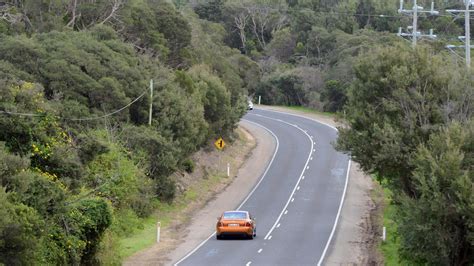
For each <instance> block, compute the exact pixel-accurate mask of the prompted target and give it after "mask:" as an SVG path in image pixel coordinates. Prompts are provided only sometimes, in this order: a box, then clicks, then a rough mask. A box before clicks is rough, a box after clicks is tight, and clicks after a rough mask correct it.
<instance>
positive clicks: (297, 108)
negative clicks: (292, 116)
mask: <svg viewBox="0 0 474 266" xmlns="http://www.w3.org/2000/svg"><path fill="white" fill-rule="evenodd" d="M277 107H282V108H288V109H290V110H294V111H299V112H303V113H308V114H317V115H323V116H326V117H330V118H335V117H336V114H335V113H329V112H319V111H316V110H313V109H311V108H308V107H304V106H277Z"/></svg>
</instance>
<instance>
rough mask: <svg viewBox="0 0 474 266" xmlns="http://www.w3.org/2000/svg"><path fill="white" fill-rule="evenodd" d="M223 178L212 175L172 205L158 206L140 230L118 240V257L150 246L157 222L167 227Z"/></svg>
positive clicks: (127, 255) (152, 242)
mask: <svg viewBox="0 0 474 266" xmlns="http://www.w3.org/2000/svg"><path fill="white" fill-rule="evenodd" d="M223 178H224V176H222V175H212V176H210V177H209V178H208V179H205V180H203V182H201V183H199V184H195V185H194V186H192V187H191V188H189V189H188V190H187V191H186V192H185V193H184V194H183V195H180V196H178V197H177V198H176V199H175V201H174V203H173V204H165V203H164V204H160V205H159V207H158V209H157V211H156V212H155V214H154V215H152V216H151V217H149V218H146V219H143V221H142V225H143V229H142V230H139V231H137V232H135V233H134V234H133V235H132V236H130V237H127V238H123V239H121V240H120V249H119V255H120V257H121V258H127V257H129V256H130V255H132V254H134V253H136V252H138V251H140V250H143V249H146V248H148V247H150V246H152V245H153V244H154V243H155V241H156V226H157V224H156V223H157V221H158V220H159V221H160V222H161V227H162V228H166V227H168V226H169V225H170V222H171V221H172V219H174V218H175V217H176V214H177V213H180V212H183V211H184V210H185V209H186V207H187V206H188V205H189V204H190V203H192V202H194V201H196V200H198V197H199V196H198V195H203V194H204V193H206V192H207V191H209V190H210V188H211V187H213V186H214V185H216V184H218V183H220V182H221V180H222V179H223ZM183 219H184V218H183ZM183 222H184V221H183Z"/></svg>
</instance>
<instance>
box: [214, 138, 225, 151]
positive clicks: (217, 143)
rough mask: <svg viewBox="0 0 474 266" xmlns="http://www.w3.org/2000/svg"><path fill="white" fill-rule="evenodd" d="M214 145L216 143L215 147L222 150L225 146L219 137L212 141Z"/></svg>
mask: <svg viewBox="0 0 474 266" xmlns="http://www.w3.org/2000/svg"><path fill="white" fill-rule="evenodd" d="M214 145H216V148H218V149H219V150H222V149H224V147H225V141H224V140H223V139H222V138H219V139H218V140H216V142H214Z"/></svg>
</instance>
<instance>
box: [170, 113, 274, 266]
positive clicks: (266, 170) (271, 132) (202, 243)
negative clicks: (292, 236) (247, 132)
mask: <svg viewBox="0 0 474 266" xmlns="http://www.w3.org/2000/svg"><path fill="white" fill-rule="evenodd" d="M242 121H245V122H248V123H251V124H254V125H256V126H259V127H261V128H263V129H265V130H266V131H268V132H269V133H270V134H271V135H272V136H273V137H274V138H275V140H276V148H275V152H274V153H273V156H272V159H271V160H270V163H269V164H268V165H267V169H265V172H263V174H262V177H261V178H260V180H259V181H258V183H257V184H256V185H255V186H254V188H253V189H252V191H250V193H249V194H248V195H247V197H246V198H245V199H244V200H243V201H242V203H241V204H240V205H239V207H237V210H239V209H240V208H241V207H242V205H244V204H245V202H246V201H247V200H248V199H249V198H250V197H251V196H252V194H253V193H254V192H255V190H256V189H257V187H258V186H259V185H260V183H262V181H263V179H264V178H265V176H266V175H267V172H268V170H269V169H270V167H271V166H272V163H273V160H274V159H275V157H276V154H277V153H278V148H279V147H280V141H279V140H278V137H277V136H276V135H275V133H273V131H271V130H270V129H268V128H266V127H265V126H262V125H260V124H257V123H255V122H252V121H249V120H246V119H242ZM215 234H216V232H214V233H212V234H211V235H210V236H209V237H208V238H206V239H205V240H204V241H202V242H201V243H200V244H199V245H198V246H197V247H195V248H194V249H193V250H191V252H189V253H188V254H187V255H186V256H184V257H183V258H181V259H180V260H178V261H177V262H176V263H175V264H173V265H174V266H177V265H178V264H180V263H181V262H183V261H184V260H185V259H187V258H188V257H189V256H191V255H192V254H193V253H194V252H196V251H197V250H198V249H199V248H200V247H202V246H203V245H204V244H205V243H206V242H207V241H209V239H211V237H213V236H214V235H215ZM265 238H266V237H265Z"/></svg>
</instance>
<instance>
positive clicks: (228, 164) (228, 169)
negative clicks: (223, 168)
mask: <svg viewBox="0 0 474 266" xmlns="http://www.w3.org/2000/svg"><path fill="white" fill-rule="evenodd" d="M229 176H230V163H227V177H229Z"/></svg>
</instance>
